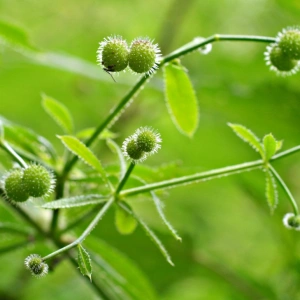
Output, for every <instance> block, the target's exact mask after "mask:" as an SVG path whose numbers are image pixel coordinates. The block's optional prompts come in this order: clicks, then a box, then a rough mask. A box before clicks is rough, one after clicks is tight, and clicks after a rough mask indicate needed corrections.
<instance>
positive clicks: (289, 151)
mask: <svg viewBox="0 0 300 300" xmlns="http://www.w3.org/2000/svg"><path fill="white" fill-rule="evenodd" d="M298 151H300V145H299V146H296V147H293V148H290V149H288V150H286V151H282V152H280V153H278V154H276V155H274V156H273V157H272V158H271V159H270V161H274V160H277V159H280V158H282V157H286V156H288V155H291V154H294V153H295V152H298Z"/></svg>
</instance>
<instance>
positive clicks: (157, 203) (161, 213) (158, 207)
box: [150, 191, 182, 242]
mask: <svg viewBox="0 0 300 300" xmlns="http://www.w3.org/2000/svg"><path fill="white" fill-rule="evenodd" d="M150 193H151V196H152V199H153V202H154V205H155V207H156V210H157V212H158V214H159V216H160V218H161V219H162V221H163V223H164V224H165V225H166V226H167V228H168V229H169V231H170V232H171V234H172V235H173V237H174V238H175V239H176V240H177V241H180V242H181V241H182V238H181V237H180V236H179V235H178V234H177V232H176V230H175V229H174V227H173V226H172V224H171V223H170V222H169V221H168V220H167V218H166V216H165V214H164V211H163V204H162V202H161V201H160V199H159V198H158V197H157V195H156V193H155V192H153V191H151V192H150Z"/></svg>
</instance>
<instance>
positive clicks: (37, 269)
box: [25, 254, 49, 277]
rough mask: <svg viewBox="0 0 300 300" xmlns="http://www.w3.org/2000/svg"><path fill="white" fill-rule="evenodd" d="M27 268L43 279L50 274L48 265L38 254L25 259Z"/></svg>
mask: <svg viewBox="0 0 300 300" xmlns="http://www.w3.org/2000/svg"><path fill="white" fill-rule="evenodd" d="M25 266H26V268H27V269H28V270H30V272H31V274H32V275H33V276H35V277H43V276H45V275H47V273H48V269H49V267H48V265H47V264H46V263H44V262H43V259H42V257H41V256H40V255H38V254H31V255H29V256H28V257H26V259H25Z"/></svg>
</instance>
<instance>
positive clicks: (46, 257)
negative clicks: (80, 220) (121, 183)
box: [43, 197, 114, 261]
mask: <svg viewBox="0 0 300 300" xmlns="http://www.w3.org/2000/svg"><path fill="white" fill-rule="evenodd" d="M113 202H114V198H113V197H112V198H111V199H110V200H109V201H108V202H106V204H105V205H104V206H103V207H102V208H101V209H100V210H99V212H98V214H97V215H96V216H95V218H94V219H93V220H92V222H91V223H90V224H89V226H88V227H87V228H86V230H85V231H84V232H83V233H82V234H81V236H80V237H79V238H78V239H77V240H75V241H74V242H73V243H71V244H69V245H67V246H65V247H63V248H61V249H58V250H57V251H55V252H52V253H50V254H49V255H47V256H45V257H43V260H44V261H45V260H47V259H49V258H52V257H54V256H56V255H59V254H61V253H63V252H65V251H67V250H69V249H72V248H74V247H76V246H77V245H78V244H80V243H81V242H82V241H83V240H84V239H85V238H86V237H87V236H88V235H89V234H90V233H91V231H92V230H93V229H94V227H95V226H96V225H97V224H98V222H99V221H100V219H101V218H102V217H103V215H104V214H105V213H106V211H107V210H108V209H109V208H110V206H111V205H112V204H113Z"/></svg>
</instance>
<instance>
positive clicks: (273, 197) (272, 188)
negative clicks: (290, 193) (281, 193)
mask: <svg viewBox="0 0 300 300" xmlns="http://www.w3.org/2000/svg"><path fill="white" fill-rule="evenodd" d="M266 198H267V202H268V204H269V206H270V209H271V213H273V212H274V210H275V208H276V206H277V204H278V193H277V186H276V182H275V179H274V177H273V175H272V173H271V171H270V170H268V169H267V170H266Z"/></svg>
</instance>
